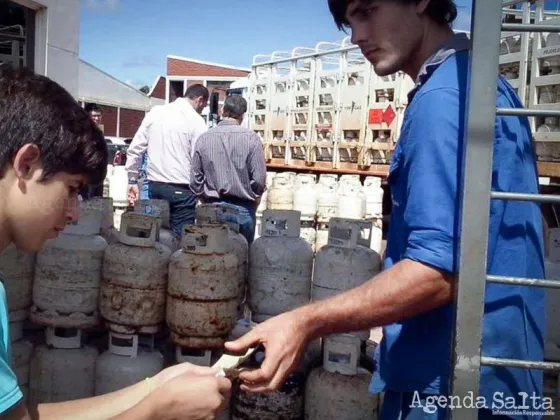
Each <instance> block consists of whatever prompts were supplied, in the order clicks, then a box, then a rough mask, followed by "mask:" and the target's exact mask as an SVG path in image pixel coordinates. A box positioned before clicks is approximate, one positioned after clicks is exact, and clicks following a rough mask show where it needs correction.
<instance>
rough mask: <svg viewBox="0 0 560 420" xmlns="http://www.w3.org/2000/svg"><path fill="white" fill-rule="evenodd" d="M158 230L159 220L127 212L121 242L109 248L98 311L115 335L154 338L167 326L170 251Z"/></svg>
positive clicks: (104, 263)
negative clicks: (158, 240) (142, 334)
mask: <svg viewBox="0 0 560 420" xmlns="http://www.w3.org/2000/svg"><path fill="white" fill-rule="evenodd" d="M158 230H159V221H158V218H157V217H156V216H150V215H147V214H141V213H133V212H127V213H125V214H124V215H123V218H122V223H121V231H120V236H119V242H118V243H115V244H113V245H110V246H109V247H108V248H107V252H106V253H105V260H104V262H103V272H102V274H103V277H102V281H101V291H100V302H99V309H100V312H101V316H102V317H103V318H104V319H105V320H106V322H107V324H108V326H109V328H110V329H111V330H112V331H114V332H118V333H122V334H137V333H147V334H152V333H155V332H157V331H158V330H159V329H160V328H161V327H162V326H163V325H164V323H165V299H166V292H167V273H168V267H169V259H170V257H171V250H170V249H169V248H167V247H166V246H165V245H162V244H160V243H158V242H157V241H156V238H157V237H158Z"/></svg>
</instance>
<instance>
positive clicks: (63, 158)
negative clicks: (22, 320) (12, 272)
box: [0, 66, 231, 420]
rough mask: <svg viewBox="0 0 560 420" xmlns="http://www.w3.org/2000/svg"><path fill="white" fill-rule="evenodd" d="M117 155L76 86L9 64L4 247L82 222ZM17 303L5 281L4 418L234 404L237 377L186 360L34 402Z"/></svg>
mask: <svg viewBox="0 0 560 420" xmlns="http://www.w3.org/2000/svg"><path fill="white" fill-rule="evenodd" d="M107 159H108V151H107V146H106V144H105V139H104V137H103V133H102V132H101V131H100V130H99V129H98V128H97V127H96V126H95V124H94V122H93V121H92V120H91V118H90V117H89V116H88V114H87V113H86V111H84V110H83V109H82V108H81V107H80V106H79V104H78V103H77V102H76V101H75V100H74V98H72V96H71V95H70V94H69V93H68V92H66V91H65V90H64V89H63V88H62V87H60V86H59V85H58V84H56V83H55V82H53V81H52V80H50V79H48V78H46V77H43V76H37V75H34V74H33V73H32V72H30V71H28V70H19V71H14V70H12V69H10V68H9V67H7V66H0V253H1V252H3V251H4V249H5V248H6V247H7V246H8V245H10V243H13V244H14V245H15V246H16V247H18V248H19V249H22V250H25V251H28V252H36V251H39V250H40V249H41V247H42V246H43V244H44V243H45V241H46V240H47V239H52V238H55V237H57V236H58V234H59V233H60V232H61V231H62V230H63V229H64V227H65V226H66V224H68V223H73V222H75V221H76V220H77V219H78V216H79V215H78V208H79V207H78V195H79V191H80V189H81V187H83V186H84V185H85V184H87V183H92V184H96V183H98V182H100V181H103V179H104V178H105V174H106V171H107ZM7 308H8V306H7V303H6V292H5V289H4V286H3V285H2V283H1V282H0V329H1V330H0V417H1V418H2V419H6V420H24V419H25V420H30V419H39V418H40V419H41V420H49V419H52V420H62V419H82V418H87V419H92V420H109V419H112V420H117V419H118V420H129V419H130V420H133V419H134V420H142V419H154V420H155V419H157V420H171V419H173V420H175V419H185V420H187V419H201V418H213V416H215V415H217V413H218V412H219V411H220V409H221V407H223V405H224V401H225V398H224V396H223V395H227V393H228V392H229V389H230V386H231V383H230V381H229V380H227V379H225V378H216V377H215V374H216V372H217V371H216V370H214V369H211V368H204V367H197V366H193V365H190V364H188V363H183V364H179V365H176V366H172V367H170V368H168V369H165V370H163V371H162V372H160V373H158V374H157V375H155V376H154V377H153V378H148V379H147V381H146V382H140V383H138V384H135V385H132V386H130V387H128V388H125V389H122V390H120V391H116V392H113V393H109V394H106V395H102V396H98V397H94V398H88V399H83V400H76V401H68V402H63V403H53V404H39V405H38V406H33V407H31V406H30V407H26V405H25V404H24V403H23V401H22V397H23V395H22V392H21V390H20V389H19V387H18V384H17V379H16V376H15V374H14V371H13V370H12V367H11V366H12V361H11V348H10V339H9V337H10V334H9V320H8V310H7ZM56 379H57V378H55V380H56ZM60 380H64V378H60Z"/></svg>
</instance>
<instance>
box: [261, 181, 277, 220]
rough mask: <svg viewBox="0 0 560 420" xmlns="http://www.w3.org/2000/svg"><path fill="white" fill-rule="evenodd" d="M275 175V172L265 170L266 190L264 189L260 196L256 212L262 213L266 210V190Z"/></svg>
mask: <svg viewBox="0 0 560 420" xmlns="http://www.w3.org/2000/svg"><path fill="white" fill-rule="evenodd" d="M275 176H276V172H267V173H266V190H265V191H264V193H263V195H262V196H261V201H260V203H259V206H258V207H257V214H259V215H260V214H262V212H263V211H265V210H266V204H267V199H268V198H267V197H268V190H269V188H270V186H271V185H272V179H273V178H274V177H275Z"/></svg>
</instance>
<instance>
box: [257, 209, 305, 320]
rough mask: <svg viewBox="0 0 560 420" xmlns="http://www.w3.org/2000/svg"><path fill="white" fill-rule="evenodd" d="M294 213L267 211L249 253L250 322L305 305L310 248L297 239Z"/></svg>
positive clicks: (296, 222)
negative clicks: (261, 233)
mask: <svg viewBox="0 0 560 420" xmlns="http://www.w3.org/2000/svg"><path fill="white" fill-rule="evenodd" d="M300 215H301V213H300V212H299V211H295V210H266V211H265V212H264V213H263V236H262V237H260V238H258V239H257V240H255V241H254V242H253V243H252V245H251V248H250V250H249V298H248V304H249V307H250V309H251V311H252V312H253V321H255V322H262V321H263V320H265V319H267V318H269V317H271V316H275V315H279V314H281V313H282V312H287V311H290V310H292V309H294V308H297V307H299V306H302V305H305V304H306V303H308V302H309V300H310V291H311V275H312V270H313V249H312V248H311V245H309V243H307V242H306V241H305V240H304V239H301V238H300Z"/></svg>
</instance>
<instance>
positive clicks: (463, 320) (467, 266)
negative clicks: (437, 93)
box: [447, 0, 502, 420]
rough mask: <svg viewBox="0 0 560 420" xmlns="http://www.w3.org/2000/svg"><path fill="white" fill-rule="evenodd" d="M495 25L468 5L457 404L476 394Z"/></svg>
mask: <svg viewBox="0 0 560 420" xmlns="http://www.w3.org/2000/svg"><path fill="white" fill-rule="evenodd" d="M501 19H502V4H501V3H500V2H499V1H494V0H492V1H489V0H473V11H472V22H471V27H472V30H471V40H472V49H471V59H470V69H469V80H468V86H467V89H466V90H467V92H469V94H468V95H469V96H468V102H467V110H466V111H467V115H466V117H467V118H466V120H467V141H466V146H465V158H464V159H465V162H464V165H465V170H464V179H463V182H462V185H460V187H461V188H462V199H461V207H462V216H461V232H462V233H461V242H460V246H459V254H460V255H459V273H458V276H457V278H458V279H457V295H456V297H455V315H456V317H455V331H454V334H453V353H452V361H453V364H452V371H451V375H450V382H451V383H450V385H451V387H450V388H451V389H450V391H451V392H450V394H449V395H454V396H458V397H460V398H461V397H464V396H466V395H473V398H474V399H476V398H477V397H478V396H479V389H480V388H479V386H480V354H481V344H482V321H483V316H484V301H485V292H486V276H487V274H488V273H487V268H486V263H487V250H488V230H489V224H490V219H489V217H488V215H489V213H490V191H491V185H492V161H493V151H494V147H493V143H494V142H493V140H494V137H495V129H494V126H495V121H496V90H497V85H498V72H497V69H498V67H499V55H500V42H499V40H500V37H501V28H500V22H501ZM473 203H476V205H475V206H473ZM447 414H448V416H447V418H449V419H451V420H472V419H473V418H476V417H477V409H476V407H460V408H455V409H453V410H451V409H449V410H448V413H447Z"/></svg>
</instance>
